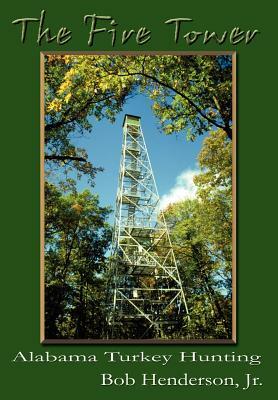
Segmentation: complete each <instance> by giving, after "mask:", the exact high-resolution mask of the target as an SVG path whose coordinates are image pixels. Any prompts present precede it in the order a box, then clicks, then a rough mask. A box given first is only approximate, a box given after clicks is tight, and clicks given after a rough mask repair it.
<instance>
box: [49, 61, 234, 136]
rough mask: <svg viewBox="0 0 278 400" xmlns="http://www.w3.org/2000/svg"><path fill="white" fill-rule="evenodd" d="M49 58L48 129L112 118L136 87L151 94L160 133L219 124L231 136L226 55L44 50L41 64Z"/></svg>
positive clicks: (193, 131) (199, 131)
mask: <svg viewBox="0 0 278 400" xmlns="http://www.w3.org/2000/svg"><path fill="white" fill-rule="evenodd" d="M57 57H59V58H58V59H57ZM52 64H54V67H53V69H52V68H51V67H50V70H53V73H54V74H57V70H56V67H57V64H61V71H60V76H59V77H58V81H59V83H57V82H55V87H53V85H52V86H51V82H52V81H53V78H52V76H50V78H48V79H49V82H50V85H49V86H47V95H46V98H47V101H46V111H47V113H48V118H49V120H48V123H47V125H46V130H47V131H48V130H51V127H57V126H60V127H61V126H63V127H65V126H67V127H70V128H71V129H73V128H76V127H77V126H78V127H79V128H80V129H81V130H82V129H88V128H90V124H89V120H88V117H89V116H93V117H95V118H96V119H100V118H104V117H105V118H108V119H110V120H111V121H113V120H114V118H115V115H116V113H117V112H119V111H120V110H121V109H122V106H123V104H124V102H125V100H126V98H127V97H128V96H129V95H132V94H134V93H135V92H136V90H139V91H141V92H143V93H146V94H147V95H148V96H149V97H150V98H151V99H153V111H154V113H155V115H156V116H157V117H158V120H159V122H160V124H161V128H162V129H163V130H164V132H165V133H172V132H180V131H184V130H186V131H187V135H188V137H189V138H190V139H192V140H194V138H195V137H196V135H200V134H203V133H204V132H205V131H208V130H209V129H210V128H211V127H219V128H222V129H223V130H224V131H225V132H226V134H227V135H228V136H229V137H230V138H231V134H232V133H231V119H232V111H231V106H232V104H231V73H232V72H231V57H230V56H172V55H171V56H166V55H165V56H146V55H142V56H136V57H134V56H107V55H100V56H98V55H93V56H48V58H47V64H46V65H50V66H51V65H52ZM50 75H51V74H50ZM47 76H48V75H47ZM49 87H51V90H49ZM90 121H91V120H90Z"/></svg>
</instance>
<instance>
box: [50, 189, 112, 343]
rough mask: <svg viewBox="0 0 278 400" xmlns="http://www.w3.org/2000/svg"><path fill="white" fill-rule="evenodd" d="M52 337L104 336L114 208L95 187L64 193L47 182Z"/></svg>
mask: <svg viewBox="0 0 278 400" xmlns="http://www.w3.org/2000/svg"><path fill="white" fill-rule="evenodd" d="M45 191H46V196H45V198H46V205H45V242H46V243H45V245H46V247H45V248H46V250H45V309H46V314H45V319H46V323H45V327H46V338H48V339H49V338H70V337H74V338H87V337H90V338H95V337H101V335H102V331H103V327H104V323H105V315H104V284H105V282H104V279H103V273H104V270H105V252H106V250H107V248H108V246H109V244H110V239H111V230H110V228H109V226H108V224H107V223H106V222H105V219H106V217H107V215H108V214H109V212H110V210H109V209H108V208H102V207H100V206H99V204H98V197H97V196H96V195H92V194H90V192H89V191H87V190H86V191H84V192H82V193H73V194H68V195H63V194H62V192H61V191H60V190H59V189H58V188H57V187H55V186H54V185H52V184H50V183H46V187H45Z"/></svg>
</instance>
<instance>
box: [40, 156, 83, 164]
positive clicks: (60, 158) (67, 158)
mask: <svg viewBox="0 0 278 400" xmlns="http://www.w3.org/2000/svg"><path fill="white" fill-rule="evenodd" d="M44 159H45V160H55V161H81V162H87V160H86V158H84V157H76V156H57V155H55V154H51V155H49V154H46V155H45V156H44Z"/></svg>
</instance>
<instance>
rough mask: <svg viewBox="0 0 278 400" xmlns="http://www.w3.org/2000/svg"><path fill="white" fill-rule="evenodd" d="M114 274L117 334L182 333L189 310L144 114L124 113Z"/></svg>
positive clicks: (113, 308) (114, 334)
mask: <svg viewBox="0 0 278 400" xmlns="http://www.w3.org/2000/svg"><path fill="white" fill-rule="evenodd" d="M110 273H111V275H110V278H111V280H110V284H109V285H110V290H109V293H110V306H109V308H110V312H109V324H110V326H111V333H110V336H111V337H112V338H113V337H114V338H137V339H138V338H157V337H161V338H164V337H171V336H174V335H175V333H177V326H180V325H181V323H182V319H183V317H184V316H185V315H188V310H187V305H186V300H185V296H184V291H183V287H182V284H181V280H180V276H179V271H178V268H177V264H176V260H175V256H174V252H173V247H172V245H171V241H170V237H169V232H168V228H167V225H166V223H165V219H164V216H163V213H162V212H161V210H160V209H159V196H158V191H157V187H156V183H155V179H154V175H153V171H152V167H151V163H150V159H149V156H148V152H147V148H146V144H145V140H144V136H143V132H142V129H141V124H140V117H137V116H134V115H125V118H124V123H123V145H122V156H121V164H120V173H119V185H118V193H117V199H116V209H115V229H114V237H113V251H112V261H111V267H110ZM177 324H178V325H177Z"/></svg>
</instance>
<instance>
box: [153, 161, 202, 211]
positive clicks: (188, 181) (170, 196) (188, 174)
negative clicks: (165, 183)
mask: <svg viewBox="0 0 278 400" xmlns="http://www.w3.org/2000/svg"><path fill="white" fill-rule="evenodd" d="M198 173H199V171H198V170H197V169H186V170H185V171H183V172H182V173H181V174H180V175H178V176H177V178H176V183H175V185H174V186H173V187H172V188H171V189H170V191H169V193H167V194H164V195H163V196H162V197H161V200H160V209H161V210H165V208H167V207H168V205H169V204H173V203H177V202H179V201H181V200H185V199H194V198H195V197H196V186H195V185H194V182H193V178H194V176H195V175H197V174H198Z"/></svg>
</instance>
